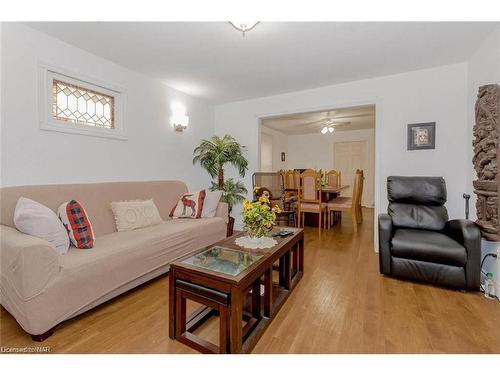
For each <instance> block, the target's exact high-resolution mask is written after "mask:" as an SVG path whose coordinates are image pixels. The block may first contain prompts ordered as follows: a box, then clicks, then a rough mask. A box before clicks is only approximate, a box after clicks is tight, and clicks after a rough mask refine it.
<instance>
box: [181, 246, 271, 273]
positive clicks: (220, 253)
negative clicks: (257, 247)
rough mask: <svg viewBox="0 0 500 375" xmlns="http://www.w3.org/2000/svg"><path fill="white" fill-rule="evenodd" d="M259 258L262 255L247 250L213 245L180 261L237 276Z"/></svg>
mask: <svg viewBox="0 0 500 375" xmlns="http://www.w3.org/2000/svg"><path fill="white" fill-rule="evenodd" d="M260 258H262V255H259V254H253V253H250V252H248V251H242V250H235V249H228V248H225V247H220V246H215V247H211V248H209V249H207V250H204V251H202V252H201V253H198V254H196V255H193V256H191V257H189V258H187V259H184V260H183V261H182V263H183V264H190V265H192V266H197V267H200V268H204V269H206V270H208V271H214V272H218V273H222V274H226V275H230V276H237V275H239V274H240V273H241V272H243V271H244V270H246V269H247V268H248V267H250V266H251V265H252V264H254V263H255V262H257V261H258V260H259V259H260Z"/></svg>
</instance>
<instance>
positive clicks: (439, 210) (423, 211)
mask: <svg viewBox="0 0 500 375" xmlns="http://www.w3.org/2000/svg"><path fill="white" fill-rule="evenodd" d="M387 212H388V214H389V215H391V217H392V224H393V225H394V226H395V227H400V228H412V229H425V230H435V231H441V230H443V229H444V226H445V224H446V222H447V221H448V211H446V207H444V206H424V205H418V204H408V203H389V208H388V210H387Z"/></svg>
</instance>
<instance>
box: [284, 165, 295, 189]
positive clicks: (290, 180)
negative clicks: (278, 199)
mask: <svg viewBox="0 0 500 375" xmlns="http://www.w3.org/2000/svg"><path fill="white" fill-rule="evenodd" d="M285 188H286V189H296V187H295V177H294V171H293V170H289V171H286V172H285Z"/></svg>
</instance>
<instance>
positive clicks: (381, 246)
mask: <svg viewBox="0 0 500 375" xmlns="http://www.w3.org/2000/svg"><path fill="white" fill-rule="evenodd" d="M391 239H392V218H391V216H390V215H388V214H379V215H378V256H379V267H380V273H383V274H385V275H390V273H391Z"/></svg>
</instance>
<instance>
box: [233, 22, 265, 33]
mask: <svg viewBox="0 0 500 375" xmlns="http://www.w3.org/2000/svg"><path fill="white" fill-rule="evenodd" d="M259 22H260V21H252V22H247V21H229V23H230V24H231V26H233V27H234V28H235V29H236V30H238V31H241V32H242V33H243V36H245V33H246V32H247V31H250V30H252V29H253V28H254V27H255V26H257V24H258V23H259Z"/></svg>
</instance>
